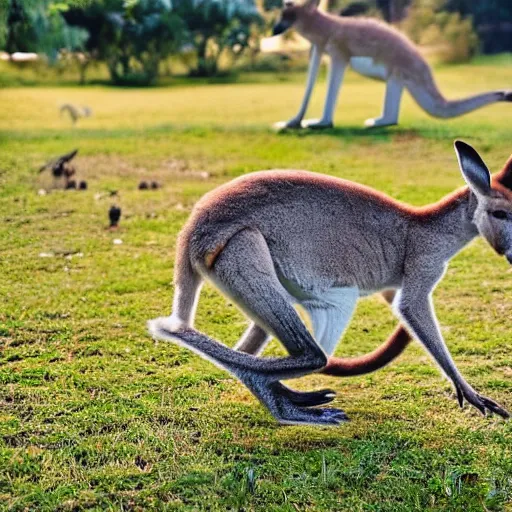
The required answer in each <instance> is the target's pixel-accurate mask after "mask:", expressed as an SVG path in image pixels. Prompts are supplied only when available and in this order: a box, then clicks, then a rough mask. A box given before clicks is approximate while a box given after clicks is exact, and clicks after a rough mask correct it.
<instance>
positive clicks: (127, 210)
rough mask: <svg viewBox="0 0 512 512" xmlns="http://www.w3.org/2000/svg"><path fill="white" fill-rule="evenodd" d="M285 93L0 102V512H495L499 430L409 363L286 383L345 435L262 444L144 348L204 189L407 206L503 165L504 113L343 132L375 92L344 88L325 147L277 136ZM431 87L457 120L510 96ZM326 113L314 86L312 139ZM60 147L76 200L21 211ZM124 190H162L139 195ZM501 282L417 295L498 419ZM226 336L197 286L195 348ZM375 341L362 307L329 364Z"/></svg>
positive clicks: (67, 95) (291, 433)
mask: <svg viewBox="0 0 512 512" xmlns="http://www.w3.org/2000/svg"><path fill="white" fill-rule="evenodd" d="M303 78H304V77H299V76H294V77H291V78H288V79H287V80H286V81H284V82H278V81H274V82H272V83H270V82H269V83H242V84H224V85H220V84H218V85H210V86H201V87H199V86H195V85H186V84H184V83H182V84H181V85H177V86H175V87H165V88H155V89H140V90H138V89H128V90H127V89H115V88H109V87H98V86H95V87H89V88H85V89H80V88H76V87H70V88H66V87H58V88H46V87H38V88H12V89H3V90H0V99H1V100H2V105H3V106H4V108H3V109H1V111H0V219H1V221H2V222H1V223H0V250H1V253H0V268H1V269H2V277H3V279H2V280H1V281H0V346H1V347H2V351H1V353H0V383H1V387H0V434H1V438H0V498H2V499H0V509H5V510H26V509H32V510H82V509H92V510H104V509H108V508H109V507H110V508H111V509H115V510H150V509H168V510H206V509H209V510H227V509H232V510H236V509H244V510H291V511H293V510H326V511H327V510H328V511H333V510H350V511H356V510H378V511H381V510H389V511H397V510H403V511H410V510H422V511H423V510H443V511H445V510H453V511H458V510H471V511H473V510H474V511H477V510H485V509H487V510H504V509H506V507H507V506H509V507H510V506H511V501H510V500H511V499H512V483H511V482H512V450H511V448H510V440H511V434H512V430H511V427H510V423H505V422H503V421H501V420H499V419H495V418H492V419H484V418H481V417H480V416H479V415H478V413H477V412H476V411H474V410H472V409H469V408H466V409H464V410H463V411H461V410H460V409H459V408H458V406H457V403H456V400H455V397H454V394H453V391H452V389H451V387H450V385H449V384H448V382H447V381H445V380H443V379H442V378H441V377H440V373H439V371H438V369H437V368H436V366H435V365H434V364H433V363H432V362H431V360H430V359H429V357H428V356H427V355H426V354H425V352H424V351H423V350H422V349H421V348H420V347H419V346H417V345H415V346H413V347H411V348H410V349H408V350H407V352H406V353H405V354H404V355H403V356H402V357H401V358H400V360H399V361H397V362H396V363H394V364H393V365H391V366H390V367H389V368H386V369H385V370H383V371H380V372H378V373H375V374H372V375H369V376H364V377H360V378H351V379H344V380H337V379H334V378H327V377H323V376H319V375H314V376H311V377H308V378H305V379H302V380H300V381H297V382H294V383H293V384H294V385H295V386H296V387H300V388H302V389H312V388H319V387H326V386H328V387H332V388H334V389H336V390H337V391H338V399H337V406H339V407H341V408H343V409H344V410H346V412H347V414H348V415H349V416H350V417H351V419H352V421H351V422H350V423H348V424H345V425H343V426H341V427H339V428H335V429H322V428H313V427H290V428H282V427H278V426H277V425H276V423H275V422H274V421H273V419H272V418H271V417H270V415H269V414H268V413H267V412H266V410H265V409H264V408H263V407H262V406H261V405H260V404H259V403H258V402H257V401H256V400H255V399H254V398H253V397H252V395H250V393H249V392H248V391H246V389H245V388H244V387H243V386H242V385H240V384H239V383H238V382H237V381H236V380H235V379H234V378H232V377H230V376H229V375H228V374H227V373H225V372H223V371H221V370H219V369H217V368H216V367H214V366H212V365H211V364H210V363H208V362H206V361H203V360H201V359H199V358H198V357H197V356H195V355H193V354H192V353H190V352H188V351H186V350H183V349H180V348H178V347H176V346H173V345H166V344H162V343H155V342H154V341H152V340H151V339H150V338H149V337H148V335H147V334H146V329H145V323H146V320H147V319H148V318H152V317H154V316H157V315H161V314H164V313H166V312H168V311H169V309H170V301H171V297H172V285H171V278H172V269H173V251H174V244H175V240H176V235H177V233H178V231H179V229H180V227H181V226H182V225H183V223H184V222H185V220H186V218H187V216H188V213H189V211H190V208H191V207H192V205H193V204H194V202H195V201H196V200H197V199H198V198H199V197H200V196H201V195H202V194H203V193H205V192H206V191H208V190H210V189H211V188H213V187H214V186H215V185H217V184H218V183H221V182H223V181H226V180H228V179H230V178H231V177H234V176H238V175H240V174H244V173H246V172H250V171H253V170H259V169H265V168H272V167H279V168H305V169H310V170H313V171H318V172H324V173H328V174H332V175H335V176H340V177H344V178H348V179H353V180H356V181H359V182H362V183H365V184H368V185H370V186H373V187H375V188H378V189H380V190H383V191H385V192H387V193H389V194H391V195H393V196H394V197H397V198H399V199H400V200H403V201H409V202H411V203H414V204H425V203H427V202H431V201H435V200H437V199H439V198H440V197H442V196H443V194H445V193H448V192H450V191H451V190H453V189H454V188H456V187H459V186H461V185H462V184H463V182H462V178H461V176H460V174H459V171H458V168H457V164H456V159H455V155H454V153H453V149H452V142H453V140H454V139H455V138H457V137H460V138H463V139H464V140H466V141H468V142H470V143H472V144H474V145H475V146H476V147H477V148H478V149H479V150H480V151H481V152H482V154H483V155H484V157H485V159H486V161H487V162H488V164H489V166H490V168H491V169H492V170H498V169H499V168H500V166H501V165H502V164H503V163H504V161H505V160H506V158H507V157H508V156H509V154H510V153H511V151H512V145H511V141H512V137H511V136H512V128H511V123H510V119H511V118H512V105H509V104H501V105H496V106H493V107H489V108H487V109H485V110H481V111H479V112H476V113H474V114H470V115H468V116H466V117H463V118H460V119H458V120H453V121H437V120H433V119H431V118H429V117H427V116H426V115H425V114H424V113H422V112H421V111H420V110H419V108H418V107H416V106H415V105H414V104H413V103H412V101H411V100H410V99H409V98H407V99H406V101H405V102H404V111H403V115H402V123H401V125H400V126H399V127H396V128H392V129H387V130H376V131H374V132H369V131H365V130H364V129H363V128H362V124H363V121H364V120H365V119H366V118H367V117H373V116H376V115H378V114H379V112H380V109H381V99H382V95H383V86H382V85H381V84H378V83H375V82H371V81H368V80H364V79H360V78H357V77H355V76H353V75H350V76H349V80H348V83H347V84H346V86H345V87H344V88H343V90H342V95H341V98H340V103H339V107H338V111H337V116H336V125H337V127H336V128H335V129H333V130H330V131H328V132H324V133H317V132H314V133H312V132H301V133H287V134H277V133H275V132H274V131H273V130H272V128H271V125H272V123H274V122H275V121H279V120H283V119H286V118H289V117H290V116H291V115H292V114H293V113H294V112H295V110H296V109H297V108H298V104H299V101H300V98H301V95H302V92H303ZM437 79H438V82H439V84H440V87H441V89H442V90H443V91H444V92H445V94H446V95H447V96H449V97H457V96H462V95H466V94H471V93H474V92H478V91H483V90H487V89H495V88H504V87H511V86H512V67H511V66H510V65H509V64H508V65H506V62H505V63H502V62H500V63H498V64H496V63H495V64H489V63H488V62H487V61H479V63H478V65H477V64H475V65H473V66H457V67H452V68H441V69H439V70H438V72H437ZM324 90H325V84H320V86H319V88H318V91H317V92H316V94H315V97H314V100H313V104H312V107H311V114H310V115H311V117H315V116H318V114H319V113H320V111H321V107H322V102H323V94H324ZM64 102H71V103H76V104H86V105H89V106H90V107H91V108H92V109H93V111H94V116H93V117H92V118H90V119H84V120H81V121H80V122H79V123H78V125H77V126H76V127H72V126H71V123H70V122H69V120H68V119H67V118H66V117H60V116H59V113H58V107H59V105H60V104H61V103H64ZM75 147H77V148H79V150H80V153H79V156H78V157H77V160H76V165H77V169H78V174H79V178H80V179H86V180H87V181H88V184H89V189H88V190H87V191H86V192H63V191H57V190H54V191H51V193H49V194H47V195H45V196H40V195H38V194H37V191H38V189H40V188H43V187H44V188H48V187H49V186H50V185H51V180H50V178H49V177H48V176H45V175H44V174H42V175H39V174H38V172H37V169H38V167H39V166H40V165H41V164H42V163H44V162H45V161H46V160H48V159H50V158H51V157H53V156H55V155H58V154H62V153H64V152H67V151H69V150H71V149H73V148H75ZM141 179H155V180H158V181H159V182H161V183H162V184H163V188H162V189H161V190H158V191H155V192H139V191H138V190H137V184H138V182H139V181H140V180H141ZM110 190H118V191H119V197H118V198H116V197H112V198H111V197H109V196H108V191H110ZM98 194H102V195H101V196H98ZM113 202H116V203H119V204H120V205H121V207H122V209H123V218H122V221H121V229H120V230H119V231H118V232H115V233H111V232H109V231H107V230H106V229H105V227H106V226H107V224H108V220H107V211H108V208H109V207H110V205H111V204H112V203H113ZM116 238H118V239H121V240H122V241H123V244H122V245H114V244H113V240H114V239H116ZM42 254H50V255H52V256H51V257H42ZM340 258H343V255H341V254H340ZM510 276H511V274H510V270H509V267H508V266H507V264H506V262H505V261H504V260H502V259H500V258H498V256H496V255H495V254H494V253H493V252H492V251H491V249H490V248H488V247H487V246H486V245H485V244H484V243H483V242H482V241H476V242H475V243H473V244H472V245H471V246H470V247H469V248H467V249H466V250H464V251H463V252H462V253H461V254H460V255H458V256H457V257H456V258H455V260H454V261H453V263H452V264H451V266H450V269H449V271H448V273H447V275H446V277H445V279H444V280H443V282H442V283H441V285H440V286H439V289H438V290H437V291H436V293H435V302H436V304H437V309H438V314H439V318H440V321H441V323H442V326H443V332H444V335H445V337H446V340H447V343H448V345H449V347H450V348H451V350H452V353H453V355H454V359H455V360H456V363H457V365H458V366H459V368H460V370H461V371H462V373H463V374H464V375H465V376H466V377H467V378H468V380H469V381H470V382H471V383H472V384H473V385H474V386H475V387H476V388H477V389H479V390H481V391H482V392H484V393H485V394H486V395H488V396H491V397H492V398H494V399H495V400H497V401H498V402H500V403H502V404H503V405H504V406H506V407H507V406H508V408H509V409H510V408H511V407H512V370H511V367H512V348H511V346H510V321H509V316H510V315H509V311H510V306H511V303H510V299H509V297H510V292H511V290H512V284H511V282H512V281H511V280H510ZM245 325H246V321H245V319H244V318H243V316H242V315H241V314H240V313H239V312H238V310H237V309H236V308H235V307H234V306H233V305H232V304H230V303H228V302H227V301H226V300H225V299H224V298H222V297H221V296H220V295H219V294H218V293H217V292H216V291H215V290H214V289H213V288H212V287H211V286H207V287H206V288H205V289H204V290H203V292H202V295H201V302H200V308H199V312H198V318H197V326H198V327H199V328H200V329H201V330H204V331H206V332H208V333H209V334H211V335H213V336H214V337H216V338H217V339H219V340H222V341H223V342H225V343H227V344H233V343H234V342H235V341H236V339H237V337H238V336H239V335H240V334H241V333H242V331H243V329H244V327H245ZM394 325H395V320H394V319H393V317H392V315H391V313H390V312H389V311H388V310H387V308H386V306H385V305H384V304H382V303H381V302H380V301H379V300H377V299H375V298H371V299H368V300H365V301H363V302H361V304H360V306H359V308H358V310H357V315H356V317H355V319H354V322H353V324H352V325H351V327H350V329H349V331H348V333H347V335H346V337H345V339H344V340H343V343H342V344H340V347H339V348H338V354H340V355H341V354H346V355H355V354H359V353H363V352H366V351H368V350H371V349H372V348H373V347H375V346H377V345H378V344H379V343H381V342H382V341H383V340H384V339H385V338H386V337H387V336H388V334H389V333H390V332H391V331H392V329H393V327H394ZM270 351H271V352H274V353H279V351H280V349H279V348H278V345H277V344H276V343H275V344H273V345H272V347H271V350H270ZM507 504H508V505H507Z"/></svg>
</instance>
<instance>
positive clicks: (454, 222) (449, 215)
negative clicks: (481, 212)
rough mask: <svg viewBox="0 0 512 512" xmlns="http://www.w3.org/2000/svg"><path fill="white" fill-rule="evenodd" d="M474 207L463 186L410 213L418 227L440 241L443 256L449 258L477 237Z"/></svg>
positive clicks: (467, 190) (469, 195)
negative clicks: (441, 242) (429, 232)
mask: <svg viewBox="0 0 512 512" xmlns="http://www.w3.org/2000/svg"><path fill="white" fill-rule="evenodd" d="M476 207H477V201H476V198H475V196H474V195H473V194H472V193H471V192H470V191H469V189H468V187H464V188H463V189H460V190H457V191H455V192H453V193H452V194H449V195H448V196H446V197H444V198H443V199H441V200H440V201H439V202H437V203H434V204H431V205H428V206H425V207H422V208H417V209H416V210H415V212H414V213H415V217H416V220H417V221H418V222H419V224H421V226H423V227H424V228H426V229H428V230H429V231H435V232H436V233H437V236H438V237H439V238H442V239H443V244H442V247H443V249H442V252H443V253H444V254H443V256H444V258H445V259H450V258H451V257H453V256H454V255H455V254H457V253H458V252H459V251H460V250H461V249H463V248H464V247H465V246H466V245H467V244H468V243H469V242H471V240H473V239H474V238H475V237H477V236H478V235H479V232H478V229H477V227H476V225H475V223H474V222H473V217H474V214H475V210H476Z"/></svg>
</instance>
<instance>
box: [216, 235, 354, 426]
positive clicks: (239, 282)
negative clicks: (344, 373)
mask: <svg viewBox="0 0 512 512" xmlns="http://www.w3.org/2000/svg"><path fill="white" fill-rule="evenodd" d="M209 277H211V279H212V280H213V281H214V282H215V283H216V284H218V286H219V287H220V289H221V290H223V291H224V293H226V295H228V296H229V297H230V298H232V299H233V300H234V301H235V302H236V303H237V304H238V305H239V306H240V307H241V309H242V310H243V311H244V312H245V313H246V314H247V315H248V316H249V317H250V318H252V319H253V320H254V322H255V324H256V325H258V326H260V327H259V329H260V330H261V331H262V332H265V333H271V334H273V335H274V336H275V337H276V338H277V339H278V340H279V341H280V342H281V343H282V344H283V345H284V346H285V348H286V349H287V351H288V352H289V354H290V356H288V357H285V358H280V359H275V358H256V357H254V356H249V355H245V354H241V353H240V352H236V351H234V352H233V354H236V356H234V357H233V358H232V359H231V361H230V363H229V368H228V365H226V363H224V364H223V366H224V367H226V368H227V369H229V370H230V371H231V372H232V373H234V374H235V375H237V376H238V377H239V378H240V380H242V382H244V384H245V385H246V386H247V387H248V388H249V389H250V390H251V391H252V393H253V394H254V395H256V396H257V397H258V398H259V399H260V400H261V401H262V402H263V403H264V404H265V405H266V406H267V407H268V409H269V410H270V411H271V413H272V414H273V415H274V417H275V418H276V419H277V420H278V421H279V422H281V423H287V424H289V423H292V424H327V425H329V424H338V423H339V422H340V421H343V420H346V419H347V417H346V415H345V414H344V413H343V411H340V410H338V409H306V408H305V407H300V406H298V405H297V404H301V405H304V406H308V405H317V404H320V403H325V402H327V401H330V400H331V399H332V398H333V396H332V392H330V391H329V390H326V391H324V392H317V393H311V394H309V393H300V392H295V391H293V390H289V389H288V388H286V387H285V386H283V385H282V384H281V383H280V382H279V379H286V378H295V377H299V376H302V375H306V374H308V373H311V372H314V371H317V370H319V369H321V368H323V366H325V364H326V361H327V359H326V356H325V354H324V352H323V351H322V350H321V348H320V347H319V346H318V345H317V344H316V343H315V341H314V339H313V338H312V336H311V335H310V334H309V332H308V330H307V329H306V327H305V325H304V324H303V323H302V321H301V319H300V317H299V315H298V314H297V312H296V311H295V309H294V308H293V305H292V303H293V300H292V298H291V297H290V295H289V294H288V292H287V291H286V290H285V289H284V287H283V286H282V284H281V283H280V281H279V279H278V277H277V274H276V272H275V268H274V262H273V260H272V257H271V255H270V251H269V248H268V246H267V243H266V241H265V239H264V237H263V235H262V234H261V233H260V232H259V231H256V230H249V229H246V230H243V231H240V232H238V233H237V234H236V235H235V236H234V237H233V238H231V240H230V241H229V242H228V244H227V245H226V247H225V248H224V249H223V251H222V253H221V254H220V255H219V256H218V258H217V260H216V262H215V265H214V266H213V268H212V269H211V275H210V276H209ZM261 337H263V335H262V333H261ZM241 356H245V357H246V358H247V357H250V358H251V361H252V364H251V367H250V368H249V367H247V366H246V365H243V367H242V366H241V365H240V364H239V363H238V362H237V357H241ZM320 395H322V396H320Z"/></svg>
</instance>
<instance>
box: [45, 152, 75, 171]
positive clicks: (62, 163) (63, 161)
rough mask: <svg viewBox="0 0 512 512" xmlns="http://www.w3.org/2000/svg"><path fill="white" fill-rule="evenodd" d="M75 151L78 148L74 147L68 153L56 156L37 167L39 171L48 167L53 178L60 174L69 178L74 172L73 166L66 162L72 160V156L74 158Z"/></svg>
mask: <svg viewBox="0 0 512 512" xmlns="http://www.w3.org/2000/svg"><path fill="white" fill-rule="evenodd" d="M77 153H78V149H74V150H73V151H71V152H70V153H66V154H65V155H61V156H58V157H57V158H54V159H53V160H50V161H49V162H47V163H45V164H44V165H43V166H42V167H41V168H40V169H39V172H40V173H42V172H43V171H46V170H47V169H50V170H51V171H52V175H53V177H54V178H61V177H62V176H64V177H67V178H70V177H71V176H73V174H75V168H74V167H72V166H70V165H68V164H69V162H71V160H73V158H75V156H76V154H77Z"/></svg>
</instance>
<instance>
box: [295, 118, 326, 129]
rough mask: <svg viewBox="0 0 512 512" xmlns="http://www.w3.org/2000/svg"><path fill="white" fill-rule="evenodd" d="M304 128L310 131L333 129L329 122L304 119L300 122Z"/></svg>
mask: <svg viewBox="0 0 512 512" xmlns="http://www.w3.org/2000/svg"><path fill="white" fill-rule="evenodd" d="M302 126H303V127H304V128H310V129H311V130H327V129H329V128H332V127H333V124H332V122H331V121H323V120H322V119H306V120H305V121H302Z"/></svg>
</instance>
